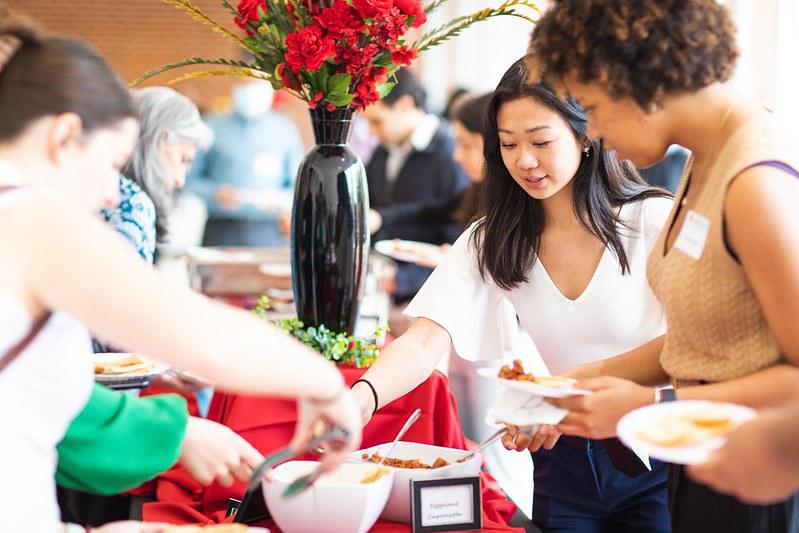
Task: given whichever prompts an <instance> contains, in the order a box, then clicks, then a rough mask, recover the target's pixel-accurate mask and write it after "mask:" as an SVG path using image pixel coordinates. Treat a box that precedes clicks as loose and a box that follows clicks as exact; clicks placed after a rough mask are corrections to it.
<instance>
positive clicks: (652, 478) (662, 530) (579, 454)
mask: <svg viewBox="0 0 799 533" xmlns="http://www.w3.org/2000/svg"><path fill="white" fill-rule="evenodd" d="M533 463H534V464H535V474H534V477H535V492H534V496H533V521H534V522H535V523H536V525H537V526H538V527H540V528H541V530H542V531H545V532H549V531H552V532H555V531H557V532H573V533H633V532H636V533H638V532H640V533H669V532H670V531H671V527H670V525H669V524H670V519H669V511H668V505H667V493H666V465H665V464H664V463H661V462H659V461H654V460H653V461H652V469H653V470H652V471H651V472H646V473H644V474H641V475H640V476H638V477H635V478H631V477H628V476H627V475H626V474H623V473H621V472H619V471H618V470H616V468H615V467H614V466H613V464H612V463H611V461H610V458H609V457H608V454H607V452H606V451H605V448H604V446H603V444H602V443H601V442H598V441H591V440H585V439H580V438H576V437H567V436H563V437H561V438H560V440H559V441H558V444H557V446H555V447H554V448H553V449H552V450H541V451H539V452H536V453H534V454H533Z"/></svg>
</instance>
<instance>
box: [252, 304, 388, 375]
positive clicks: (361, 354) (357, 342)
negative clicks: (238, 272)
mask: <svg viewBox="0 0 799 533" xmlns="http://www.w3.org/2000/svg"><path fill="white" fill-rule="evenodd" d="M270 308H271V306H270V303H269V298H268V297H267V296H261V299H260V300H258V305H256V307H255V309H253V313H254V314H255V316H257V317H259V318H262V319H267V312H268V311H269V309H270ZM275 324H276V325H277V326H279V327H280V329H282V330H283V331H285V332H286V333H288V334H289V335H292V336H293V337H295V338H297V339H298V340H299V341H300V342H302V343H303V344H305V345H306V346H308V347H310V348H313V349H314V350H316V351H317V352H319V353H321V354H322V355H323V356H324V358H325V359H327V360H328V361H332V362H333V363H335V364H337V365H340V364H351V365H354V366H355V367H357V368H366V367H368V366H370V365H371V364H372V363H374V362H375V360H376V359H377V357H378V356H379V355H380V348H379V347H378V346H377V341H378V339H380V337H382V336H383V334H384V333H385V332H386V331H388V328H387V327H385V326H380V327H378V328H377V329H376V330H375V332H374V334H373V335H372V337H371V338H369V339H356V338H355V337H353V336H352V335H347V334H346V333H341V332H336V331H332V330H330V329H329V328H327V327H326V326H324V325H321V326H316V327H313V326H311V327H308V328H306V327H305V324H303V323H302V321H301V320H300V319H298V318H296V317H294V318H287V319H283V320H278V321H275Z"/></svg>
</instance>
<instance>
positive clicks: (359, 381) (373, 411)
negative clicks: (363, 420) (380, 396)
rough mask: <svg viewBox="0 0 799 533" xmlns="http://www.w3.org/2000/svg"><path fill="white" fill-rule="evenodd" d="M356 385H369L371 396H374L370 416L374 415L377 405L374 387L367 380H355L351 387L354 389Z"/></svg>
mask: <svg viewBox="0 0 799 533" xmlns="http://www.w3.org/2000/svg"><path fill="white" fill-rule="evenodd" d="M358 383H366V384H367V385H369V388H370V389H372V396H374V399H375V408H374V409H372V414H373V415H374V414H375V413H376V412H377V405H378V403H377V391H376V390H375V387H374V385H372V384H371V383H370V382H369V380H366V379H359V380H357V381H356V382H355V383H353V384H352V387H354V386H355V385H357V384H358ZM352 387H350V388H352Z"/></svg>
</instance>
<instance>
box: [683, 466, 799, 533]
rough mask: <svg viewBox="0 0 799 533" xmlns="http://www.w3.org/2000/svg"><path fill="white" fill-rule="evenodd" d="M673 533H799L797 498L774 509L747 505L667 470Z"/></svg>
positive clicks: (798, 500) (775, 506) (798, 495)
mask: <svg viewBox="0 0 799 533" xmlns="http://www.w3.org/2000/svg"><path fill="white" fill-rule="evenodd" d="M669 507H670V508H671V511H672V527H673V528H674V533H799V494H794V495H793V496H792V497H791V498H789V499H788V500H786V501H784V502H781V503H777V504H773V505H749V504H745V503H741V502H739V501H738V500H736V499H735V498H733V497H731V496H726V495H723V494H719V493H718V492H715V491H713V490H712V489H710V488H708V487H706V486H705V485H700V484H698V483H695V482H694V481H693V480H691V478H689V477H688V476H687V475H685V470H684V469H683V468H682V467H681V466H678V465H671V467H670V469H669Z"/></svg>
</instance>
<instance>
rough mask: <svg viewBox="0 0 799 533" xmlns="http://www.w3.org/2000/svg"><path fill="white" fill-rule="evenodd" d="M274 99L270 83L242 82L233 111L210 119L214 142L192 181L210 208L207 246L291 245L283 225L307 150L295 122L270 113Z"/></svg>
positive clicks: (201, 156)
mask: <svg viewBox="0 0 799 533" xmlns="http://www.w3.org/2000/svg"><path fill="white" fill-rule="evenodd" d="M273 96H274V91H273V89H272V87H271V86H270V85H269V84H268V83H266V82H262V81H253V82H247V83H242V84H241V85H238V86H237V87H236V88H235V89H234V91H233V111H232V112H231V113H229V114H225V115H215V116H210V117H207V119H206V122H207V124H208V125H209V126H210V127H211V129H212V130H213V132H214V134H215V141H214V144H213V145H212V146H211V147H210V148H209V149H208V150H207V151H204V152H201V153H199V154H198V156H197V159H196V160H195V162H194V164H193V165H192V168H191V171H190V173H189V178H188V189H189V190H191V191H192V192H194V193H196V194H197V195H199V196H200V197H201V198H202V199H203V200H205V203H206V206H207V208H208V214H209V218H208V221H207V223H206V226H205V234H204V236H203V244H204V245H206V246H259V247H265V246H287V245H288V240H287V238H286V236H285V235H284V234H283V233H282V232H281V231H280V228H279V223H278V221H279V220H280V218H281V217H282V216H284V215H285V214H286V213H290V211H291V202H292V196H293V187H294V180H295V178H296V174H297V169H298V168H299V166H300V162H301V161H302V158H303V154H304V147H303V144H302V140H301V139H300V135H299V133H298V131H297V128H296V126H295V125H294V123H293V122H291V120H290V119H288V118H286V117H284V116H283V115H281V114H280V113H277V112H274V111H271V107H272V99H273Z"/></svg>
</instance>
